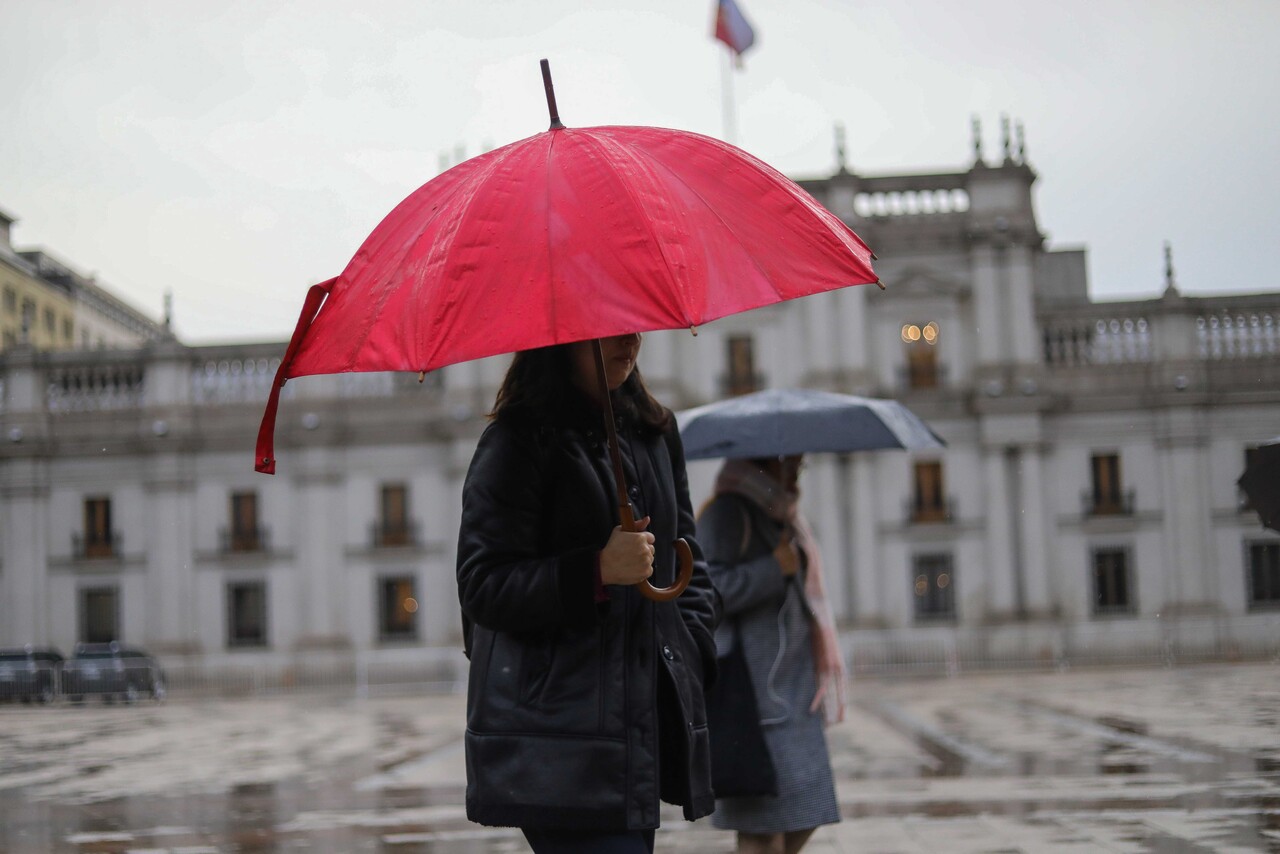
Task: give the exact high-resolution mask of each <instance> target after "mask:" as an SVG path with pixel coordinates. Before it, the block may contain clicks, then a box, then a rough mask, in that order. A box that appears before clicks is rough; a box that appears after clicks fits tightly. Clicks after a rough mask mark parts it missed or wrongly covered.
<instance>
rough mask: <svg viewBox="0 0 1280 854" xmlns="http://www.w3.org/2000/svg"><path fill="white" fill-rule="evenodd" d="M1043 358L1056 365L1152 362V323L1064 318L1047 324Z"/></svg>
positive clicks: (1131, 319) (1136, 319)
mask: <svg viewBox="0 0 1280 854" xmlns="http://www.w3.org/2000/svg"><path fill="white" fill-rule="evenodd" d="M1043 334H1044V358H1045V361H1046V362H1047V363H1048V364H1050V365H1054V366H1061V367H1076V366H1081V365H1118V364H1126V363H1135V362H1150V361H1151V357H1152V340H1151V324H1150V323H1148V322H1147V319H1146V318H1145V317H1142V316H1138V317H1125V316H1113V317H1092V318H1062V319H1055V320H1052V321H1049V322H1047V323H1045V325H1044V328H1043Z"/></svg>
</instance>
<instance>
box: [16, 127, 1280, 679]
mask: <svg viewBox="0 0 1280 854" xmlns="http://www.w3.org/2000/svg"><path fill="white" fill-rule="evenodd" d="M1020 136H1021V134H1020V133H1019V137H1020ZM1021 148H1022V146H1021V140H1020V139H1019V140H1018V142H1017V144H1016V145H1014V144H1013V143H1012V141H1011V140H1010V138H1009V133H1008V129H1007V125H1006V129H1005V133H1004V144H1003V152H1002V157H1001V159H1000V160H999V162H986V160H984V158H983V156H982V152H981V149H980V146H978V145H977V144H975V152H974V159H973V162H972V163H970V164H968V165H967V166H964V167H962V168H959V169H955V170H952V171H941V172H932V173H920V174H908V175H884V176H877V175H860V174H857V173H856V172H853V171H850V170H848V169H847V168H845V167H843V166H841V167H840V168H839V169H838V170H837V171H836V172H835V174H833V175H830V176H828V177H824V178H819V179H812V180H803V181H802V182H801V183H802V184H803V185H804V186H805V187H806V189H808V190H809V191H810V192H811V193H813V194H814V196H816V197H817V198H818V199H819V200H820V201H821V202H823V203H824V204H825V205H826V206H827V207H829V208H830V209H831V210H833V211H834V212H835V213H837V214H838V215H839V216H841V217H842V218H843V219H845V220H846V221H847V222H848V223H849V224H850V225H851V226H852V227H853V228H854V229H855V230H856V231H857V232H858V233H859V234H860V235H861V236H862V237H863V238H865V239H866V241H867V242H868V243H869V244H870V245H871V246H872V247H873V248H874V249H875V250H876V252H877V254H878V255H879V258H880V260H879V262H878V264H877V270H878V272H879V273H880V275H881V276H882V278H883V280H884V282H885V283H886V285H887V289H886V290H884V291H880V290H878V289H876V288H874V287H865V286H864V287H857V288H850V289H845V290H841V291H835V292H831V293H828V294H823V295H819V296H815V297H809V298H806V299H803V300H797V301H794V302H791V303H786V304H782V305H778V306H774V307H770V308H766V309H762V310H758V311H755V312H751V313H748V314H744V315H739V316H735V317H730V318H726V319H724V320H720V321H717V322H715V323H713V324H710V325H709V326H707V327H706V328H704V329H701V330H699V334H698V335H697V337H696V338H695V337H693V336H691V335H689V334H688V332H660V333H651V334H649V335H647V336H646V340H645V345H644V351H643V353H642V355H641V366H642V368H643V370H644V372H645V375H646V378H647V380H648V381H649V383H650V385H651V386H652V387H653V388H654V389H655V391H656V393H657V394H658V395H659V396H660V397H661V398H662V399H663V400H664V401H665V402H667V403H669V404H670V405H672V406H673V407H674V408H677V409H679V408H684V407H688V406H693V405H697V404H700V403H705V402H707V401H709V400H713V399H716V398H718V397H721V396H724V395H727V394H734V393H739V392H742V391H746V390H750V389H754V388H761V387H781V386H811V387H819V388H826V389H831V390H836V391H843V392H850V393H856V394H865V395H871V396H876V397H892V398H896V399H898V400H901V401H902V402H904V403H906V404H907V405H908V406H909V407H911V408H912V409H913V410H914V411H915V412H917V413H918V414H919V415H921V416H922V417H923V418H925V419H926V420H927V421H928V422H929V423H930V424H931V426H932V427H933V428H934V429H935V430H936V431H937V432H938V433H939V434H940V435H941V436H942V437H943V438H944V439H945V440H946V442H947V447H946V448H945V449H943V450H941V451H939V452H935V453H928V454H919V455H911V454H907V453H903V452H881V453H867V454H851V455H815V456H813V457H812V458H811V459H810V460H809V461H808V466H807V468H806V472H805V479H804V483H803V486H804V489H805V494H804V504H805V507H806V510H807V513H808V515H809V516H810V518H811V521H812V522H813V524H814V527H815V529H816V531H817V533H818V536H819V538H820V540H821V541H822V543H823V547H824V553H825V557H826V562H827V564H828V566H829V567H830V570H829V573H830V575H831V581H830V584H831V587H832V588H833V589H832V591H831V593H832V596H833V597H834V599H835V605H836V611H837V615H838V617H839V619H840V621H841V625H842V630H843V638H844V642H845V645H846V653H847V655H848V657H849V659H850V661H851V663H852V664H853V665H854V666H855V668H857V669H872V668H883V667H920V668H953V667H966V666H972V665H978V664H986V663H1020V664H1028V663H1030V664H1059V665H1060V664H1063V663H1072V662H1085V661H1093V660H1126V659H1127V660H1152V659H1156V660H1161V659H1163V660H1167V659H1170V658H1176V659H1179V660H1181V659H1186V658H1191V657H1197V656H1226V657H1233V656H1252V655H1259V654H1275V653H1276V652H1277V651H1280V535H1277V534H1276V533H1274V532H1270V531H1265V530H1264V529H1262V528H1261V526H1260V524H1259V522H1258V519H1257V516H1256V514H1254V513H1252V512H1251V511H1250V510H1249V508H1248V507H1247V506H1246V505H1245V503H1244V501H1243V498H1242V496H1241V494H1240V493H1239V492H1238V490H1237V488H1236V485H1235V481H1236V478H1237V477H1238V476H1239V474H1240V472H1241V470H1242V469H1243V466H1244V463H1245V459H1246V456H1247V454H1248V452H1249V450H1250V448H1252V447H1253V446H1255V445H1257V444H1259V443H1260V442H1262V441H1265V440H1267V439H1268V438H1271V437H1273V436H1275V435H1277V434H1280V328H1277V327H1278V324H1280V291H1275V290H1272V291H1269V292H1265V293H1254V294H1240V295H1230V296H1212V297H1188V296H1184V295H1182V294H1181V292H1180V290H1179V287H1178V283H1177V282H1176V280H1175V276H1174V273H1173V270H1172V264H1171V262H1169V261H1168V260H1167V261H1166V274H1165V277H1164V281H1163V282H1158V281H1157V282H1153V283H1152V284H1153V288H1152V290H1153V292H1158V293H1159V296H1153V297H1152V298H1150V299H1145V300H1136V301H1127V302H1095V301H1093V300H1092V299H1090V297H1089V292H1088V282H1087V278H1086V270H1087V265H1086V256H1085V250H1083V249H1079V248H1053V247H1049V246H1046V245H1045V239H1044V237H1043V235H1042V234H1041V232H1040V229H1039V225H1038V221H1037V215H1036V210H1035V206H1034V204H1033V186H1034V182H1035V180H1036V175H1035V172H1034V171H1033V170H1032V168H1031V166H1030V165H1029V164H1028V163H1026V162H1024V158H1023V157H1022V155H1021V153H1020V152H1021ZM841 160H843V158H841ZM1135 251H1140V252H1146V251H1148V248H1147V247H1135ZM1124 284H1125V285H1126V286H1132V285H1133V284H1134V283H1124ZM298 296H299V305H301V300H302V296H303V295H302V293H301V292H299V295H298ZM283 349H284V345H283V343H282V342H272V343H267V344H260V345H237V346H225V347H188V346H184V345H183V344H181V343H180V342H178V341H175V340H173V339H171V338H159V339H157V340H155V341H153V342H151V343H150V344H148V345H146V346H144V347H142V348H140V349H125V350H108V351H97V352H87V351H71V352H44V351H38V350H35V349H33V348H31V347H24V346H19V347H16V348H11V349H10V350H9V351H7V352H6V353H4V354H3V355H2V356H0V383H2V384H3V394H2V396H0V501H2V502H3V504H2V505H0V506H2V509H0V646H9V645H14V644H21V643H27V642H33V643H52V644H55V645H57V646H59V647H62V648H63V649H64V650H65V649H68V648H70V647H71V646H72V645H73V644H74V643H75V642H77V641H80V640H107V639H113V638H118V639H121V640H123V641H126V642H131V643H138V644H142V645H144V646H147V647H149V648H150V649H152V650H153V651H155V652H157V653H159V654H160V655H161V656H162V658H163V660H164V662H165V664H166V667H168V668H169V669H170V670H171V671H179V672H188V673H207V674H225V675H227V678H244V679H277V678H284V679H296V678H303V677H304V676H305V675H306V674H307V673H311V672H316V673H319V672H329V671H336V672H342V673H346V674H350V673H352V672H354V673H355V674H356V676H357V678H360V679H364V680H367V681H369V682H374V681H377V679H379V678H388V679H390V678H414V679H444V680H447V679H452V678H454V676H455V675H456V674H457V672H458V670H457V668H458V667H459V665H460V655H459V651H458V648H459V643H460V640H459V638H460V622H459V616H458V607H457V597H456V588H455V584H454V548H455V542H454V540H455V535H456V528H457V521H458V517H459V513H460V501H459V493H460V490H461V483H462V478H463V476H464V474H465V471H466V466H467V463H468V461H469V458H470V454H471V451H472V448H473V447H474V443H475V440H476V437H477V436H478V435H479V432H480V430H481V428H482V426H483V424H484V413H485V411H486V410H487V409H488V407H489V406H490V404H491V402H492V400H493V395H494V392H495V390H496V388H497V384H498V381H499V380H500V378H501V375H502V371H503V369H504V367H505V359H502V358H499V359H489V360H485V361H481V362H475V363H468V364H463V365H457V366H453V367H450V368H446V369H444V370H442V371H439V372H436V373H435V374H432V375H428V376H427V377H426V381H425V382H421V383H420V382H419V381H418V377H416V376H401V375H391V374H369V375H342V376H332V377H307V378H301V379H297V380H291V381H290V382H289V384H288V385H287V386H286V388H285V395H284V399H283V400H282V404H281V410H280V420H279V423H278V427H277V446H276V450H277V455H278V458H279V460H280V463H279V468H278V472H279V473H278V474H277V475H275V476H273V477H268V476H264V475H259V474H256V473H254V471H253V466H252V461H251V458H252V453H253V446H254V439H255V436H256V432H257V427H258V421H259V418H260V417H261V414H262V409H263V405H264V403H265V400H266V396H267V391H268V388H269V384H270V381H271V377H272V375H273V374H274V371H275V368H276V365H277V364H278V359H279V357H280V356H281V354H282V352H283ZM715 468H716V464H715V463H712V462H701V463H695V464H691V469H690V471H691V481H692V487H693V492H694V501H695V504H697V503H700V502H701V500H702V499H703V498H705V496H706V494H707V490H708V488H709V486H710V484H711V482H712V479H713V477H714V474H715ZM397 674H399V675H397Z"/></svg>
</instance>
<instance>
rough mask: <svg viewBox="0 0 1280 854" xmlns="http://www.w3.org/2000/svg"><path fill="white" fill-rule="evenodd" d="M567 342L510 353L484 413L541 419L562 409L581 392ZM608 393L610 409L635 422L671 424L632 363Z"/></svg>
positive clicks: (656, 426)
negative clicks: (488, 409) (627, 373)
mask: <svg viewBox="0 0 1280 854" xmlns="http://www.w3.org/2000/svg"><path fill="white" fill-rule="evenodd" d="M569 346H570V345H568V344H556V345H553V346H551V347H539V348H538V349H536V350H521V351H520V352H519V353H516V355H515V358H513V359H512V360H511V366H510V367H509V368H507V375H506V376H505V377H503V379H502V386H501V388H499V389H498V396H497V398H496V399H495V400H494V402H493V411H492V412H490V413H489V417H490V418H499V419H506V418H515V417H519V418H522V419H529V420H531V421H533V422H535V423H545V422H547V421H549V420H550V419H551V417H552V416H554V415H555V414H556V413H561V412H565V411H567V408H568V407H570V406H571V405H572V402H573V400H574V399H575V398H579V397H581V395H582V392H581V391H580V390H578V388H577V387H575V386H574V384H573V379H572V376H573V365H572V363H571V362H570V360H569ZM610 397H611V398H612V399H613V409H614V413H615V414H617V415H621V416H623V417H624V418H628V419H629V420H633V421H635V422H636V423H637V424H638V425H639V426H640V427H641V428H642V429H645V430H646V431H649V432H654V433H660V432H662V431H664V430H666V429H667V427H668V426H669V425H670V423H671V412H670V410H668V409H667V408H666V407H665V406H663V405H662V404H661V403H658V401H657V400H656V399H654V397H653V395H652V394H650V393H649V389H648V388H647V387H646V386H645V384H644V378H643V377H641V376H640V368H638V367H637V368H634V369H632V371H631V375H630V376H629V377H627V379H626V381H625V382H624V383H623V384H622V385H621V386H619V387H618V389H617V390H616V391H614V392H611V393H610Z"/></svg>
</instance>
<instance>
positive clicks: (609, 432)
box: [591, 338, 636, 531]
mask: <svg viewBox="0 0 1280 854" xmlns="http://www.w3.org/2000/svg"><path fill="white" fill-rule="evenodd" d="M591 347H592V349H593V350H594V351H595V354H596V383H597V387H598V388H599V391H600V406H601V407H602V408H603V409H604V432H605V438H606V444H608V446H609V457H610V459H612V460H613V483H614V486H615V488H616V489H617V491H618V523H619V524H620V525H621V526H622V530H624V531H635V529H636V519H635V512H634V511H633V510H632V509H631V501H630V499H628V498H627V475H626V472H625V471H623V469H622V450H621V448H620V447H619V446H618V431H617V430H616V428H615V427H614V422H613V399H612V398H611V397H610V396H609V380H608V377H607V375H606V372H605V368H604V351H603V350H602V349H600V339H599V338H596V339H594V340H593V341H592V342H591Z"/></svg>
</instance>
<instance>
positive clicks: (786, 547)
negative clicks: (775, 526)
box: [773, 531, 800, 578]
mask: <svg viewBox="0 0 1280 854" xmlns="http://www.w3.org/2000/svg"><path fill="white" fill-rule="evenodd" d="M773 558H774V560H776V561H777V562H778V564H779V566H781V567H782V574H783V575H784V576H785V577H787V578H790V577H791V576H793V575H795V574H796V573H797V572H799V571H800V555H799V554H798V553H797V552H796V547H795V543H793V542H792V541H791V532H790V531H784V532H783V534H782V539H781V540H778V545H777V546H775V547H774V549H773Z"/></svg>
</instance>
